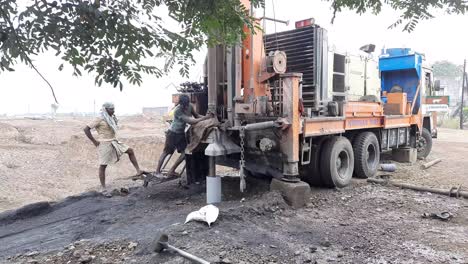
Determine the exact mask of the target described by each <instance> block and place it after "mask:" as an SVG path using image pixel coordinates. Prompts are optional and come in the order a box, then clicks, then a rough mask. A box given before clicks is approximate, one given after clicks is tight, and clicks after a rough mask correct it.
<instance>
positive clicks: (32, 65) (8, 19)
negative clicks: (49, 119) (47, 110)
mask: <svg viewBox="0 0 468 264" xmlns="http://www.w3.org/2000/svg"><path fill="white" fill-rule="evenodd" d="M0 12H1V13H2V17H3V19H4V20H5V22H7V23H8V24H9V25H10V27H11V29H12V32H13V34H15V37H16V40H17V42H16V43H17V44H18V47H19V49H20V51H21V53H22V54H23V56H24V58H25V59H26V61H27V62H28V63H29V64H30V65H31V68H33V69H34V71H36V73H37V74H38V75H39V76H40V77H41V78H42V80H44V82H46V83H47V85H48V86H49V88H50V91H51V92H52V96H53V97H54V101H55V103H57V104H58V100H57V97H56V96H55V92H54V88H53V87H52V85H51V84H50V82H49V81H48V80H47V79H46V78H45V77H44V76H43V75H42V74H41V73H40V72H39V70H38V69H37V68H36V66H35V65H34V63H33V62H32V60H31V58H30V57H29V56H28V54H27V53H26V51H25V49H24V46H23V43H21V40H20V39H19V36H18V34H17V33H16V29H15V27H14V26H13V22H12V21H11V19H10V18H9V17H8V16H7V14H5V11H4V10H3V9H0Z"/></svg>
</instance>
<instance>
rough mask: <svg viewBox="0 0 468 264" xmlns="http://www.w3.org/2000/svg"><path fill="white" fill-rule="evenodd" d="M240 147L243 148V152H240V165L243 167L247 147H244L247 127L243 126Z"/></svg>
mask: <svg viewBox="0 0 468 264" xmlns="http://www.w3.org/2000/svg"><path fill="white" fill-rule="evenodd" d="M239 133H240V135H239V136H240V149H241V152H240V165H241V166H242V167H244V166H245V156H244V151H245V148H244V145H245V142H244V138H245V128H244V127H242V128H241V129H240V132H239Z"/></svg>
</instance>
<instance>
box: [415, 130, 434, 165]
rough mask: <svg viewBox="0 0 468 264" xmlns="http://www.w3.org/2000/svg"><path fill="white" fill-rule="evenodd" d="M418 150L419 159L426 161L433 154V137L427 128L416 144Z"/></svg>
mask: <svg viewBox="0 0 468 264" xmlns="http://www.w3.org/2000/svg"><path fill="white" fill-rule="evenodd" d="M416 149H417V150H418V159H425V158H426V157H427V156H429V153H431V149H432V135H431V132H429V130H427V129H426V128H423V130H422V133H421V136H420V137H419V140H418V142H417V143H416Z"/></svg>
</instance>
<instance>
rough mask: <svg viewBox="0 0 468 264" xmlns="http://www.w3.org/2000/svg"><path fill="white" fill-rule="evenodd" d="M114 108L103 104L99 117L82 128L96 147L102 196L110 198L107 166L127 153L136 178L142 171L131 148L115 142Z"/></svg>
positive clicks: (116, 126)
mask: <svg viewBox="0 0 468 264" xmlns="http://www.w3.org/2000/svg"><path fill="white" fill-rule="evenodd" d="M114 112H115V108H114V104H113V103H104V104H103V105H102V110H101V115H100V116H99V117H97V118H96V119H95V120H94V121H93V122H91V123H90V124H88V125H87V126H86V127H85V128H84V133H85V134H86V136H87V137H88V138H89V140H91V142H93V144H94V146H96V148H97V151H98V157H99V180H100V182H101V188H102V193H103V195H104V196H107V197H110V196H112V195H111V194H110V192H109V191H108V190H107V189H106V168H107V165H109V164H114V163H116V162H117V161H119V160H120V157H121V156H122V155H123V154H124V153H127V154H128V157H129V159H130V162H131V163H132V164H133V167H135V170H136V176H140V175H142V174H143V173H144V171H142V170H140V167H139V166H138V161H137V159H136V157H135V152H134V151H133V149H132V148H129V147H128V146H127V145H125V144H123V143H121V142H120V141H118V140H117V137H116V135H117V130H118V125H117V118H116V117H115V115H114ZM91 129H95V130H96V131H97V133H98V135H99V141H98V140H96V139H95V138H94V137H93V135H92V134H91Z"/></svg>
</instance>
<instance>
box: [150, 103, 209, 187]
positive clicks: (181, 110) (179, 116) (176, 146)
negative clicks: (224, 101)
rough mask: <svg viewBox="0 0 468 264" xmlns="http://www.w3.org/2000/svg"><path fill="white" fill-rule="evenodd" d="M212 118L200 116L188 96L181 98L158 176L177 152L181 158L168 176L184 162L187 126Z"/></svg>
mask: <svg viewBox="0 0 468 264" xmlns="http://www.w3.org/2000/svg"><path fill="white" fill-rule="evenodd" d="M212 117H213V115H212V114H207V115H206V116H202V115H200V114H198V113H197V112H196V111H195V109H194V108H193V107H192V105H191V104H190V98H189V97H188V95H185V94H183V95H181V96H179V104H178V105H177V106H176V108H175V110H174V120H173V121H172V123H171V126H170V128H169V130H168V131H167V132H166V143H165V144H164V150H163V153H162V154H161V157H160V158H159V161H158V165H157V167H156V172H155V175H156V176H158V175H160V174H161V167H162V165H163V163H164V160H165V159H166V157H167V156H169V155H171V154H173V153H174V151H175V150H177V152H179V153H180V156H179V158H178V159H177V160H176V161H175V163H174V165H173V166H172V167H171V169H170V170H169V171H168V174H169V175H173V174H174V172H175V169H176V168H177V167H178V166H179V165H180V164H181V163H182V161H184V158H185V152H184V151H185V148H186V147H187V140H186V138H185V127H186V125H187V124H190V125H193V124H196V123H198V122H200V121H203V120H207V119H210V118H212ZM145 185H148V183H147V182H145Z"/></svg>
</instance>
